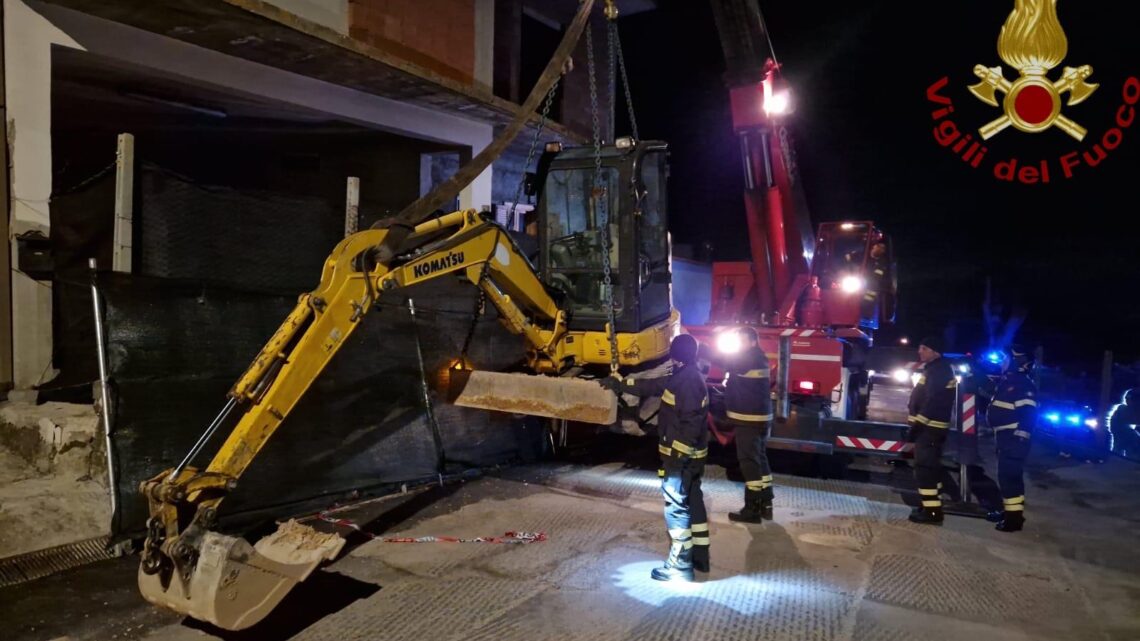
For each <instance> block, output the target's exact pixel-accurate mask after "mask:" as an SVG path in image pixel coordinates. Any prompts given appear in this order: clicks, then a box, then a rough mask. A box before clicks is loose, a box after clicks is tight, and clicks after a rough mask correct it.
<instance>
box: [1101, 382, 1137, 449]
mask: <svg viewBox="0 0 1140 641" xmlns="http://www.w3.org/2000/svg"><path fill="white" fill-rule="evenodd" d="M1138 425H1140V393H1137V391H1136V390H1135V389H1130V390H1128V391H1127V392H1125V393H1124V398H1122V399H1120V403H1119V404H1118V405H1113V406H1112V409H1111V410H1109V411H1108V429H1109V433H1110V434H1111V435H1112V448H1111V449H1112V451H1114V452H1116V453H1117V454H1119V455H1121V456H1124V457H1129V456H1131V457H1135V456H1136V455H1137V454H1140V432H1137V429H1136V428H1137V426H1138Z"/></svg>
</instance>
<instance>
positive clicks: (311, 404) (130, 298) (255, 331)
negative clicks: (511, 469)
mask: <svg viewBox="0 0 1140 641" xmlns="http://www.w3.org/2000/svg"><path fill="white" fill-rule="evenodd" d="M108 180H113V173H112V174H109V175H105V176H103V177H101V178H99V179H98V180H93V181H91V182H90V183H88V184H86V185H84V188H83V189H81V190H75V191H73V192H71V193H68V194H63V195H61V196H59V197H57V198H56V199H54V200H53V206H52V217H53V221H52V235H53V243H54V245H53V251H54V252H55V256H56V261H57V278H56V282H55V299H56V307H55V320H54V325H55V327H56V337H55V338H56V346H57V348H56V349H57V360H56V365H57V367H60V369H62V370H64V376H65V377H67V378H69V379H70V380H73V381H80V382H82V383H83V384H89V383H90V382H91V381H93V380H95V379H96V378H97V376H98V373H97V372H98V370H97V368H96V365H95V359H94V354H95V341H94V331H93V322H94V321H93V315H92V311H91V310H92V306H91V298H90V274H89V272H88V271H87V269H86V263H87V257H89V256H96V257H99V258H100V264H101V265H103V266H108V265H109V264H110V243H111V216H112V206H111V203H112V202H113V193H114V192H113V187H111V188H109V187H108ZM136 184H137V185H139V191H140V192H141V193H140V194H136V206H135V229H136V236H135V239H134V240H135V253H134V257H135V274H134V275H123V274H112V273H101V274H100V276H99V287H100V292H101V294H102V296H103V298H104V301H105V308H106V309H105V317H106V342H107V350H108V355H109V361H110V362H109V370H110V371H109V376H110V379H111V381H112V389H113V393H114V402H113V404H114V406H115V413H114V417H113V420H112V429H113V436H112V440H113V446H114V453H115V460H116V471H117V474H118V483H117V485H118V491H119V495H120V497H121V498H120V506H121V507H120V510H121V515H120V519H119V523H118V524H117V528H116V529H117V530H119V531H124V532H130V531H139V530H140V529H141V528H142V527H143V525H144V522H145V519H146V516H147V511H146V505H145V503H144V501H143V500H142V498H141V497H139V495H138V491H137V488H138V486H139V483H140V482H141V481H143V480H145V479H147V478H150V477H152V476H154V475H155V474H157V473H158V472H160V471H162V470H163V469H166V468H169V467H172V466H174V465H175V464H177V463H178V461H179V460H181V458H182V457H183V456H184V455H185V453H186V452H187V451H188V450H189V449H190V447H191V446H192V445H193V444H194V442H195V441H196V440H197V439H198V437H199V435H200V434H201V432H202V431H203V430H204V429H205V427H206V426H207V425H208V424H209V423H210V421H211V419H213V417H214V416H215V415H216V414H217V412H218V411H219V410H220V409H221V407H222V405H223V404H224V402H225V395H226V392H227V390H228V389H229V388H230V386H231V385H232V384H233V383H234V381H235V380H237V378H238V377H239V376H240V375H241V374H242V372H243V371H244V370H245V368H246V366H248V364H249V362H250V361H251V360H252V358H253V357H254V356H255V355H256V353H257V352H258V350H259V349H260V348H261V346H262V345H263V344H264V343H265V341H266V340H267V339H268V338H269V336H270V335H272V333H273V332H274V331H275V330H276V329H277V327H278V326H279V325H280V323H281V322H282V321H283V320H284V319H285V317H286V315H287V314H288V313H289V311H290V310H291V309H292V308H293V306H294V305H295V303H296V300H297V295H298V294H299V293H300V292H302V291H307V290H310V289H312V288H313V287H314V286H315V285H316V284H317V282H318V280H319V277H320V270H321V266H322V263H323V261H324V259H325V257H326V256H327V255H328V252H329V251H330V250H331V249H332V248H333V246H334V245H335V244H336V243H337V241H338V240H339V239H340V234H341V233H342V231H341V230H342V225H343V216H342V214H340V213H339V212H337V211H334V210H333V209H332V208H331V207H329V206H328V205H326V204H323V203H322V202H321V201H319V200H318V199H307V198H298V197H294V196H283V195H280V194H272V193H255V192H248V191H247V192H238V191H235V190H231V189H228V188H217V187H208V186H202V185H197V184H194V183H193V182H191V181H190V180H188V179H185V178H183V177H181V176H177V175H173V174H170V173H168V172H165V171H162V170H158V169H155V168H153V167H144V168H143V169H142V170H141V171H140V176H139V180H138V181H137V183H136ZM285 292H288V293H285ZM475 294H476V292H475V289H474V288H473V287H471V286H470V285H464V284H461V283H459V282H458V281H456V280H454V279H451V278H445V279H441V280H439V281H436V282H431V283H428V284H425V285H420V286H417V287H415V288H412V289H409V290H406V291H398V292H389V293H387V294H386V295H385V298H384V300H383V302H382V305H381V307H380V309H378V310H376V311H373V312H372V313H371V314H370V315H369V316H368V317H367V318H366V319H365V320H364V321H363V322H362V323H361V326H360V328H359V329H358V330H357V331H356V332H355V333H354V334H353V335H352V337H351V338H350V339H349V340H348V341H346V343H345V344H344V346H343V347H342V348H341V350H340V351H339V353H338V354H337V355H336V357H335V358H334V359H333V361H332V362H331V363H330V364H329V366H328V368H327V369H326V370H325V372H324V373H323V374H322V375H321V376H320V377H319V378H318V379H317V381H316V382H315V383H314V385H313V386H312V388H310V390H309V391H308V392H307V393H306V394H305V396H304V397H303V398H302V400H301V402H300V403H299V404H298V406H297V407H296V409H295V410H294V411H293V413H291V414H290V415H289V417H288V418H287V419H286V420H285V421H284V423H283V424H282V425H281V427H280V428H279V430H278V432H277V433H276V435H275V436H274V437H273V438H272V439H271V440H270V441H269V442H268V444H267V445H266V446H265V449H264V450H262V452H261V453H260V454H259V455H258V457H257V458H256V459H255V461H254V463H253V464H252V465H251V467H250V469H249V470H248V471H247V472H246V473H245V475H244V476H242V478H241V480H240V482H239V485H238V489H237V490H236V491H235V492H234V494H233V495H232V496H231V497H230V498H228V499H227V500H226V502H225V503H224V504H223V512H224V513H229V514H236V513H240V512H249V511H252V510H261V509H265V508H274V507H275V506H287V505H290V504H297V503H300V502H303V501H310V500H312V499H319V498H320V497H329V500H330V501H331V500H333V498H332V497H335V496H338V495H341V494H343V493H346V492H348V491H351V490H354V489H361V488H367V487H370V486H380V485H383V484H387V483H393V482H403V481H414V480H419V479H423V478H427V477H433V476H435V475H436V474H437V473H439V472H441V471H443V470H441V469H440V466H439V454H440V453H439V452H438V451H437V449H436V446H435V442H434V439H433V435H432V429H431V426H430V425H429V421H428V420H427V413H426V411H425V405H424V401H423V397H422V391H421V388H420V380H421V378H420V370H419V365H418V361H417V358H416V339H417V335H418V337H419V339H420V340H421V343H422V348H423V354H424V360H425V369H426V370H427V373H428V377H429V378H430V379H431V382H432V383H433V387H434V390H433V392H432V396H433V406H434V410H435V417H436V420H437V423H438V426H439V432H440V436H441V441H442V449H443V453H444V454H445V456H446V460H447V462H448V465H449V466H450V468H449V469H452V470H454V469H455V468H462V467H470V466H481V465H490V464H496V463H502V462H506V461H509V460H511V459H513V458H515V457H517V456H518V455H519V454H520V452H533V451H534V450H535V449H536V448H537V447H538V443H539V440H540V439H541V438H542V434H541V430H537V429H535V428H534V427H530V428H528V427H524V426H523V425H522V424H520V423H517V422H514V421H512V420H511V419H510V417H508V416H507V415H502V414H495V413H490V412H482V411H476V410H467V409H463V408H457V407H454V406H452V405H449V404H447V403H446V402H445V398H444V397H445V395H446V394H445V389H444V385H443V384H442V383H443V382H444V381H443V380H441V373H442V372H443V371H444V370H446V368H447V366H448V364H450V363H451V362H452V361H453V359H454V358H455V357H456V356H457V355H458V353H459V351H460V348H461V345H462V343H463V339H464V337H465V336H466V333H467V330H468V328H469V326H470V322H471V311H472V308H473V306H474V300H475V299H474V296H475ZM408 296H412V297H414V299H415V301H416V305H417V309H418V310H419V314H418V316H417V325H416V326H413V324H412V323H411V317H410V314H409V312H408V310H407V307H406V300H407V297H408ZM414 327H415V328H416V329H418V331H413V329H414ZM522 354H523V346H522V342H521V340H520V339H519V338H517V337H515V336H512V335H510V334H508V333H507V332H506V331H505V330H503V329H502V328H501V326H500V325H499V324H498V323H497V322H495V319H494V313H493V311H491V312H489V314H488V316H487V317H485V318H484V319H483V320H482V321H480V322H479V323H478V325H477V331H476V334H475V338H474V340H473V341H472V346H471V353H470V357H471V360H472V361H473V362H474V363H475V364H476V365H477V366H479V367H484V368H495V369H498V368H506V367H509V366H511V365H513V364H515V363H517V362H518V361H519V360H520V358H521V356H522ZM236 418H237V412H235V415H234V416H232V417H231V419H230V421H229V422H227V423H226V425H225V426H224V427H223V429H222V430H220V432H219V433H218V434H217V435H215V437H214V440H213V441H212V442H211V443H210V445H209V446H207V447H206V449H205V450H204V452H203V454H202V456H200V457H199V459H198V460H196V461H195V464H196V465H198V466H200V467H204V466H205V465H206V464H207V463H208V462H209V458H210V456H211V455H212V454H213V453H214V452H216V451H217V448H218V447H219V446H220V445H221V443H222V442H223V440H224V439H225V437H226V436H227V435H228V432H229V428H230V427H232V426H233V424H234V423H235V422H236ZM280 509H281V510H286V508H284V507H281V508H280Z"/></svg>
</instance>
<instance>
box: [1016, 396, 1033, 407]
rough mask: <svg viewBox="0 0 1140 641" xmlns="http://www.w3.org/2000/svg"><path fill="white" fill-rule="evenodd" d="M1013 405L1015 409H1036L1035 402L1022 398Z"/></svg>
mask: <svg viewBox="0 0 1140 641" xmlns="http://www.w3.org/2000/svg"><path fill="white" fill-rule="evenodd" d="M1014 405H1015V406H1017V407H1026V406H1029V407H1037V401H1035V400H1033V399H1031V398H1023V399H1021V400H1020V401H1017V402H1016V403H1014Z"/></svg>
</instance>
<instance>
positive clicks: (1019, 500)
mask: <svg viewBox="0 0 1140 641" xmlns="http://www.w3.org/2000/svg"><path fill="white" fill-rule="evenodd" d="M1001 502H1002V504H1003V505H1002V507H1004V508H1005V511H1006V512H1024V511H1025V497H1024V496H1015V497H1013V498H1009V499H1002V500H1001Z"/></svg>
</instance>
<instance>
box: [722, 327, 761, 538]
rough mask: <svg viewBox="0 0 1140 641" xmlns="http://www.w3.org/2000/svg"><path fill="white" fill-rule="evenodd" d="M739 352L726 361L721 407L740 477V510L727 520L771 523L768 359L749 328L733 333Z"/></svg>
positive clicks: (754, 333) (732, 513)
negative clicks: (731, 433)
mask: <svg viewBox="0 0 1140 641" xmlns="http://www.w3.org/2000/svg"><path fill="white" fill-rule="evenodd" d="M736 332H737V335H738V336H740V342H741V345H742V348H741V351H740V352H739V353H738V354H736V355H735V357H734V358H732V359H730V360H728V361H727V363H726V364H725V369H726V370H727V376H728V381H727V382H726V383H725V389H724V405H725V410H726V413H727V415H728V421H729V422H730V423H732V425H733V427H734V428H735V429H734V432H735V434H736V458H737V460H739V461H740V471H741V472H742V473H743V474H744V507H743V508H742V509H741V510H740V511H739V512H730V513H729V515H728V518H729V520H730V521H737V522H740V523H761V522H762V521H763V520H764V519H768V520H769V521H770V520H772V468H771V467H769V465H768V452H767V444H768V436H769V435H770V434H771V425H772V384H771V382H770V380H769V376H768V374H769V367H768V357H767V356H766V355H765V354H764V350H763V349H761V348H760V345H759V342H758V341H757V339H756V331H755V330H753V329H752V328H751V327H741V328H739V329H737V330H736Z"/></svg>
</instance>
